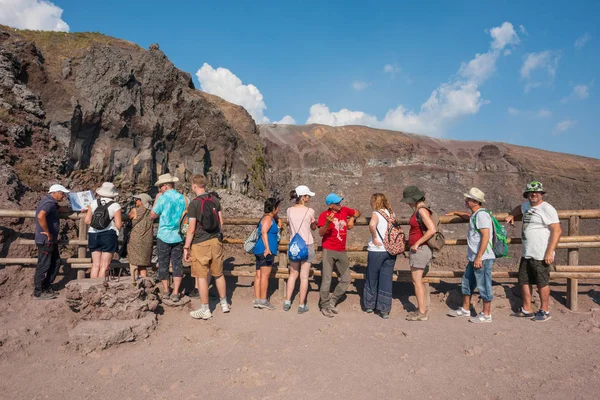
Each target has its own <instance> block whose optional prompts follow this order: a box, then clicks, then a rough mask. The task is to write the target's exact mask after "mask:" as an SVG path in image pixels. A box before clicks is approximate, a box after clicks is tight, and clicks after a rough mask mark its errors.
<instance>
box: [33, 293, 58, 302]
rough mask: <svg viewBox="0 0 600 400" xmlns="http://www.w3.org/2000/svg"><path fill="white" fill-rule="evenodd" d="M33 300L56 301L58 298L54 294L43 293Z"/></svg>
mask: <svg viewBox="0 0 600 400" xmlns="http://www.w3.org/2000/svg"><path fill="white" fill-rule="evenodd" d="M33 298H34V299H36V300H54V299H56V296H55V295H53V294H52V293H48V292H42V293H41V294H40V295H39V296H35V295H34V296H33Z"/></svg>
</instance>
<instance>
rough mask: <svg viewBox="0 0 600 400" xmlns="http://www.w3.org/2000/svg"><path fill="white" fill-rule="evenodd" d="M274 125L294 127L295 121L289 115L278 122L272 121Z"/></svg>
mask: <svg viewBox="0 0 600 400" xmlns="http://www.w3.org/2000/svg"><path fill="white" fill-rule="evenodd" d="M273 123H274V124H281V125H296V120H295V119H294V118H292V116H291V115H286V116H285V117H283V118H281V119H280V120H279V121H273Z"/></svg>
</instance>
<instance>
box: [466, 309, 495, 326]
mask: <svg viewBox="0 0 600 400" xmlns="http://www.w3.org/2000/svg"><path fill="white" fill-rule="evenodd" d="M469 322H472V323H474V324H486V323H490V322H492V316H491V315H485V314H484V313H482V312H480V313H479V314H477V316H476V317H472V318H469Z"/></svg>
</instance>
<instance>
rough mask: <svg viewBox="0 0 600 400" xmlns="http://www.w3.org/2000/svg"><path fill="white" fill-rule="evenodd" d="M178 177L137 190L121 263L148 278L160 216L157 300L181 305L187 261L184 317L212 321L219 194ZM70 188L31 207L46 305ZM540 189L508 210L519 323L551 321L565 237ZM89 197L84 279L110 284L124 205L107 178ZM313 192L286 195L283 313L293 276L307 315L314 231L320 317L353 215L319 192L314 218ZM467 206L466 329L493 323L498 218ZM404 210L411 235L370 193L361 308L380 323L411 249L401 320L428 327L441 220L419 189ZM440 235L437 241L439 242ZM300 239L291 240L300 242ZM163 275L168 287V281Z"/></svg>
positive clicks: (263, 246) (336, 198) (270, 227)
mask: <svg viewBox="0 0 600 400" xmlns="http://www.w3.org/2000/svg"><path fill="white" fill-rule="evenodd" d="M178 181H179V179H178V178H177V177H175V176H172V175H171V174H164V175H161V176H160V177H159V178H158V181H157V182H156V184H155V186H156V187H157V189H158V195H157V196H156V198H155V199H154V204H153V205H152V198H151V197H150V196H149V195H148V194H145V193H141V194H137V195H135V196H133V197H134V199H135V207H134V208H132V210H131V211H130V212H129V214H128V217H129V220H130V221H131V224H132V227H131V232H130V236H129V242H128V260H129V262H130V269H131V274H132V276H133V277H134V279H135V278H136V277H137V276H138V274H139V276H140V277H146V276H147V269H148V268H149V267H150V265H151V258H152V250H153V238H154V233H153V221H154V220H156V219H159V224H158V232H157V234H156V239H157V246H156V250H157V255H158V274H157V278H158V280H160V281H161V282H162V294H161V297H162V299H163V300H164V301H171V302H174V303H177V302H179V301H180V299H181V295H182V294H181V281H182V278H183V261H184V260H185V261H186V262H189V263H191V275H192V277H193V278H194V279H195V289H194V293H195V294H196V295H197V296H198V297H199V298H200V308H198V309H197V310H194V311H192V312H190V315H191V317H193V318H196V319H209V318H211V316H212V313H211V310H210V307H209V294H208V288H209V282H210V277H211V276H212V277H213V278H214V280H215V287H216V289H217V292H218V294H219V304H220V307H221V310H222V312H224V313H227V312H229V311H230V309H231V307H230V304H229V303H228V301H227V295H226V293H227V290H226V281H225V277H224V275H223V259H224V257H223V244H222V239H223V235H222V228H223V216H222V210H221V202H220V199H219V197H218V195H217V194H216V193H214V192H213V193H207V191H206V187H207V181H206V177H205V176H204V175H194V176H192V177H191V179H190V183H191V190H192V191H193V193H194V195H195V197H194V198H193V199H192V200H191V201H190V200H189V199H188V198H187V197H185V196H184V195H183V194H181V193H179V192H178V191H177V190H175V184H176V182H178ZM68 193H69V190H67V189H66V188H65V187H64V186H62V185H52V186H51V187H50V190H49V192H48V194H47V195H46V196H44V197H43V198H42V199H41V201H40V203H39V205H38V207H37V210H36V233H35V242H36V244H37V246H38V265H37V269H36V273H35V279H34V283H35V285H34V286H35V289H34V296H35V298H37V299H41V300H48V299H54V298H56V293H55V292H53V290H52V287H51V283H52V282H53V280H54V279H55V278H56V274H57V272H58V268H59V267H60V256H59V254H58V243H57V238H58V235H59V228H60V226H59V216H58V213H59V212H64V211H69V210H68V208H66V207H59V205H58V203H59V202H60V201H61V200H63V199H64V198H65V196H66V194H68ZM544 194H545V191H544V188H543V185H542V184H541V183H540V182H530V183H528V184H527V185H526V188H525V191H524V192H523V197H524V198H525V199H526V201H525V202H524V203H523V204H521V205H520V206H518V207H516V208H515V209H513V210H512V211H511V213H510V215H509V217H508V218H507V219H506V222H507V223H510V224H514V220H515V219H516V218H517V219H518V218H520V217H522V219H523V227H522V243H523V246H522V247H523V250H522V257H521V261H520V264H519V279H518V281H519V283H520V284H521V288H522V289H521V290H522V298H523V305H522V307H521V309H520V310H519V312H518V313H516V314H515V316H517V317H523V318H530V319H532V320H534V321H547V320H549V319H550V312H549V309H548V303H549V295H550V287H549V279H550V270H551V268H552V265H553V263H554V253H555V249H556V246H557V244H558V241H559V239H560V235H561V228H560V223H559V219H558V214H557V212H556V209H555V208H554V207H552V206H551V205H550V204H548V203H547V202H545V201H544V200H543V195H544ZM96 195H97V197H96V200H94V201H93V202H92V203H91V205H90V206H89V207H88V208H87V210H85V211H86V216H85V222H86V223H87V224H88V225H90V227H89V231H88V247H89V250H90V252H91V255H92V268H91V274H90V276H91V277H92V278H95V277H100V278H101V277H106V275H107V273H108V271H109V268H110V263H111V261H112V259H113V255H114V253H115V252H117V250H118V234H119V230H120V229H121V228H122V226H123V217H122V215H121V206H120V205H119V203H118V202H116V200H115V199H116V197H117V195H118V193H117V191H116V189H115V187H114V185H113V184H112V183H110V182H105V183H103V184H102V186H101V187H100V188H98V189H97V190H96ZM314 196H315V193H314V192H312V191H311V190H310V189H309V188H308V187H307V186H305V185H301V186H298V187H296V188H295V189H294V190H292V191H291V193H290V200H291V201H292V202H293V204H292V205H291V206H290V207H289V208H287V211H286V216H287V224H288V230H287V231H288V233H289V237H290V239H291V242H290V254H291V252H292V242H294V244H293V246H294V249H295V250H298V249H300V250H299V251H295V252H294V256H295V257H291V256H290V262H289V266H280V267H289V278H288V282H287V291H286V299H285V302H284V304H283V310H284V311H289V310H290V309H291V306H292V296H293V292H294V289H295V286H296V281H297V279H298V277H299V278H300V285H299V286H300V289H299V294H298V313H299V314H304V313H306V312H308V306H307V295H308V288H309V276H310V271H311V267H312V263H313V262H314V261H315V241H314V236H313V232H314V231H317V232H318V234H319V236H320V237H321V238H322V247H323V257H322V271H321V274H320V275H321V286H320V289H319V292H320V293H319V295H320V301H319V307H320V310H321V313H322V314H323V315H324V316H326V317H328V318H333V317H334V316H335V315H337V314H338V313H339V309H338V308H337V304H338V302H339V301H340V299H341V297H342V296H343V295H344V294H345V293H346V290H347V288H348V285H349V284H350V282H351V271H350V263H349V260H348V256H347V253H346V241H347V236H348V231H349V230H351V229H352V228H353V227H354V225H355V221H356V218H358V217H360V215H361V212H360V211H359V210H357V209H353V208H350V207H346V206H344V205H342V202H343V201H344V198H343V197H341V196H340V195H338V194H336V193H330V194H328V195H327V196H326V197H325V205H326V207H327V209H326V210H325V211H323V212H322V213H321V214H320V215H319V216H318V217H317V216H316V214H315V211H314V209H313V208H310V207H309V203H310V202H311V200H312V198H313V197H314ZM464 201H465V208H466V209H467V211H453V212H450V213H447V215H451V216H458V217H460V218H463V219H465V220H468V221H469V228H468V233H467V245H468V246H467V265H466V269H465V273H464V274H463V277H462V282H461V292H462V295H463V304H462V306H461V307H459V308H458V309H456V310H450V311H449V313H448V315H449V316H451V317H466V318H469V321H470V322H473V323H489V322H491V321H492V315H491V302H492V300H493V291H492V268H493V264H494V260H495V259H496V254H495V253H496V252H495V249H494V246H495V243H496V240H497V239H498V237H497V228H496V225H495V224H497V223H498V221H496V220H495V219H494V217H493V216H491V213H490V212H489V211H487V210H486V209H485V207H484V204H485V194H484V193H483V192H482V191H481V190H480V189H478V188H471V189H470V190H469V191H468V192H467V193H464ZM401 202H402V203H405V204H407V205H408V206H409V207H410V208H411V209H412V216H411V218H410V220H409V227H410V228H409V231H408V235H407V236H408V238H407V239H406V240H405V237H404V233H403V232H402V228H401V227H400V224H399V222H398V221H397V219H396V215H395V213H394V211H393V210H392V207H391V206H390V202H389V201H388V199H387V197H386V196H385V195H384V194H383V193H375V194H373V195H372V196H371V200H370V206H371V209H372V213H371V218H370V222H369V232H370V240H369V242H368V247H367V250H368V253H367V254H368V256H367V272H366V279H365V285H364V291H363V307H364V310H365V311H366V312H367V313H377V314H378V315H379V316H381V317H382V318H384V319H388V318H389V315H390V312H391V308H392V281H393V274H394V266H395V264H396V258H397V256H398V255H399V254H405V250H406V251H407V252H408V258H409V267H410V271H411V277H412V283H413V285H414V289H415V294H416V301H417V305H416V310H415V311H414V312H411V313H409V314H408V315H407V316H406V319H407V320H408V321H427V320H428V318H429V313H428V305H427V289H426V286H425V284H424V283H423V277H424V276H425V275H426V273H427V271H428V268H429V265H430V263H431V260H432V258H433V255H434V252H435V251H436V250H439V244H438V242H439V241H440V240H442V241H443V236H442V235H441V234H440V232H439V218H438V216H437V214H435V212H434V211H433V210H432V209H431V208H430V207H429V206H428V205H427V203H426V196H425V192H423V191H422V190H420V189H419V188H418V187H417V186H408V187H407V188H405V189H404V191H403V196H402V199H401ZM280 203H281V201H280V200H279V199H276V198H268V199H266V201H265V202H264V209H263V212H264V215H263V216H262V218H261V219H260V221H259V223H258V225H257V227H256V232H254V235H255V240H254V242H252V245H251V246H250V248H251V250H250V251H251V252H252V253H253V254H254V256H255V260H256V274H255V277H254V301H253V306H254V307H255V308H258V309H267V310H274V309H275V308H276V307H275V306H274V305H273V304H271V302H270V301H269V299H268V295H267V294H268V285H269V277H270V275H271V272H272V268H273V263H274V257H275V256H277V255H278V248H279V243H280V239H281V238H280V233H281V230H282V223H283V221H282V220H281V219H280V218H279V216H278V214H279V212H280ZM440 238H441V239H440ZM298 244H299V245H298ZM334 271H336V272H337V277H338V283H337V285H336V286H335V289H334V290H333V292H331V283H332V276H333V272H334ZM170 276H172V281H173V284H172V286H171V285H170V279H169V278H170ZM534 284H535V285H537V290H538V292H539V295H540V299H541V305H540V309H539V310H538V311H537V312H536V313H534V312H533V309H532V304H531V297H532V290H533V289H532V285H534ZM476 288H477V291H478V292H479V296H480V297H481V299H482V301H483V309H482V310H481V312H480V313H479V314H477V315H476V316H471V296H472V295H473V292H474V290H475V289H476Z"/></svg>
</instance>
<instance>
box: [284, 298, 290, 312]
mask: <svg viewBox="0 0 600 400" xmlns="http://www.w3.org/2000/svg"><path fill="white" fill-rule="evenodd" d="M290 308H292V303H291V302H290V301H287V300H286V301H285V303H283V311H290Z"/></svg>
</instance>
